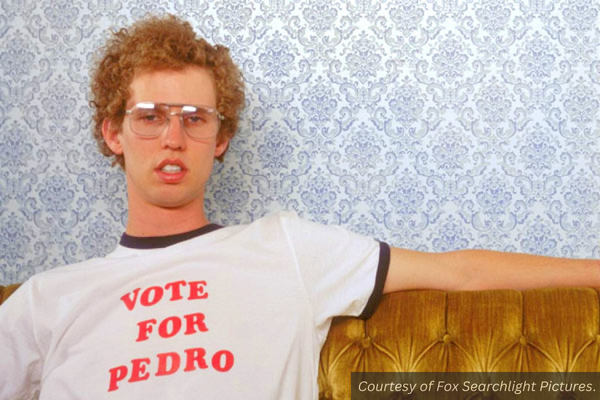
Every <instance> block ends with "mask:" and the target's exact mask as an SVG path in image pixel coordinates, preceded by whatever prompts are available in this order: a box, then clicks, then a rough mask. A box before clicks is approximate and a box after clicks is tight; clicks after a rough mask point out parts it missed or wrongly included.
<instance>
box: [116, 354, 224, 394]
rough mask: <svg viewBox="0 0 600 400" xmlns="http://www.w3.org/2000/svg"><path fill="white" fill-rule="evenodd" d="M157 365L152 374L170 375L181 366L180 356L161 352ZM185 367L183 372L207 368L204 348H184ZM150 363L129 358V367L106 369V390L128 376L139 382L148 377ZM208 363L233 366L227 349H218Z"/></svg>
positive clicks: (131, 379)
mask: <svg viewBox="0 0 600 400" xmlns="http://www.w3.org/2000/svg"><path fill="white" fill-rule="evenodd" d="M156 358H157V366H156V372H155V373H154V376H166V375H172V374H174V373H175V372H177V371H178V370H179V368H180V367H181V356H180V355H179V354H177V353H174V352H169V353H161V354H157V355H156ZM184 358H185V368H183V371H184V372H191V371H195V370H196V369H207V368H208V364H207V363H206V350H204V349H203V348H201V347H198V348H193V349H186V350H185V351H184ZM150 364H151V361H150V359H149V358H136V359H134V360H131V369H128V368H127V366H125V365H121V366H118V367H115V368H111V369H109V370H108V372H109V373H110V383H109V385H108V391H109V392H112V391H115V390H117V389H118V388H119V382H121V381H122V380H123V379H125V378H127V377H128V376H129V379H128V380H127V382H130V383H131V382H140V381H145V380H147V379H148V378H150V372H149V371H148V369H147V367H148V366H149V365H150ZM210 364H211V366H212V367H213V369H215V370H216V371H219V372H227V371H229V370H230V369H231V367H233V354H232V353H231V352H230V351H228V350H219V351H217V352H216V353H215V354H213V355H212V357H211V358H210Z"/></svg>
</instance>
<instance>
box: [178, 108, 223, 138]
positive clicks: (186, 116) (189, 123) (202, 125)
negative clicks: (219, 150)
mask: <svg viewBox="0 0 600 400" xmlns="http://www.w3.org/2000/svg"><path fill="white" fill-rule="evenodd" d="M181 119H182V121H183V126H184V127H185V130H186V132H187V134H188V135H190V136H191V137H192V138H194V139H209V138H213V137H216V136H217V132H218V131H219V124H220V120H219V117H218V116H217V113H216V111H215V110H213V109H210V108H205V107H196V106H183V107H182V109H181Z"/></svg>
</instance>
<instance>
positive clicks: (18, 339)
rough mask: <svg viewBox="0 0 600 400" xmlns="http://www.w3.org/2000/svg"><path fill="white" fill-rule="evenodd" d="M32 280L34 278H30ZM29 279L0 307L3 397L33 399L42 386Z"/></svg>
mask: <svg viewBox="0 0 600 400" xmlns="http://www.w3.org/2000/svg"><path fill="white" fill-rule="evenodd" d="M30 281H31V280H30ZM30 281H28V282H25V283H24V284H23V285H22V286H21V287H20V288H19V289H17V291H16V292H15V293H13V294H12V295H11V296H10V297H9V298H8V299H7V300H6V301H5V302H4V303H2V305H1V306H0V354H1V355H2V356H1V357H0V399H2V400H4V399H11V400H13V399H19V400H20V399H31V398H32V397H33V396H34V394H35V392H37V390H38V388H39V382H40V375H41V365H42V358H41V355H40V352H39V349H38V346H37V343H36V340H35V334H34V328H33V321H32V308H31V305H30V296H29V290H28V288H29V287H30Z"/></svg>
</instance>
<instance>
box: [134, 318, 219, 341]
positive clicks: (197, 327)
mask: <svg viewBox="0 0 600 400" xmlns="http://www.w3.org/2000/svg"><path fill="white" fill-rule="evenodd" d="M184 321H185V332H184V334H185V335H193V334H194V333H196V332H207V331H208V328H207V327H206V324H205V323H204V314H202V313H195V314H188V315H184V316H183V318H181V317H178V316H173V317H167V318H165V319H163V320H162V321H161V322H160V323H158V322H157V321H156V319H154V318H152V319H147V320H145V321H141V322H138V324H137V325H138V337H137V339H136V340H135V341H136V342H143V341H145V340H148V338H149V337H150V334H151V333H152V332H153V331H154V327H155V326H156V325H158V336H160V337H161V338H163V339H168V338H171V337H173V336H175V335H177V334H178V333H179V332H181V328H182V327H183V324H184Z"/></svg>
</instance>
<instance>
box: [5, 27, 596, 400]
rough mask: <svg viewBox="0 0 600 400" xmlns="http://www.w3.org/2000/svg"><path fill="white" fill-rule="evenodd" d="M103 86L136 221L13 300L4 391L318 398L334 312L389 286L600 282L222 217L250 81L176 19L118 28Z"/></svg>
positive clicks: (278, 221)
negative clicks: (93, 255) (98, 252)
mask: <svg viewBox="0 0 600 400" xmlns="http://www.w3.org/2000/svg"><path fill="white" fill-rule="evenodd" d="M92 92H93V101H92V106H93V107H94V108H95V112H96V113H95V117H94V118H95V131H94V132H95V137H96V139H97V140H98V142H99V146H100V149H101V151H102V152H103V153H104V154H105V155H108V156H111V157H115V162H116V163H118V164H119V165H121V167H123V169H124V171H125V174H126V178H127V193H128V206H129V218H128V222H127V226H126V231H125V233H124V235H123V237H122V239H121V242H120V245H119V247H118V248H117V249H116V250H115V251H114V252H113V253H111V254H110V255H108V256H107V257H106V258H102V259H93V260H88V261H86V262H83V263H79V264H74V265H71V266H67V267H62V268H57V269H54V270H51V271H48V272H45V273H42V274H40V275H38V276H35V277H33V278H32V279H30V280H29V281H28V282H26V283H25V284H24V285H23V286H22V287H21V288H20V289H19V290H18V291H17V292H16V293H15V294H14V295H13V296H12V297H11V298H10V299H9V300H8V302H7V303H6V304H5V305H3V306H2V307H0V354H1V355H2V357H1V358H0V399H11V400H12V399H30V398H32V397H34V396H35V394H36V393H39V396H40V398H41V399H82V398H85V399H135V398H152V399H185V398H194V399H196V398H206V399H241V398H244V399H310V398H316V397H317V392H318V388H317V383H316V377H317V372H318V358H319V352H320V349H321V346H322V345H323V342H324V340H325V338H326V335H327V331H328V329H329V325H330V322H331V319H332V318H333V317H334V316H337V315H353V316H362V317H368V316H369V315H370V314H371V313H372V312H373V310H374V309H375V306H376V304H377V301H378V299H379V297H380V295H381V294H382V293H385V292H390V291H395V290H406V289H421V288H432V289H444V290H478V289H499V288H519V289H521V288H533V287H546V286H553V287H557V286H600V264H599V262H598V261H594V260H563V259H553V258H545V257H535V256H526V255H516V254H504V253H497V252H485V251H460V252H453V253H447V254H425V253H420V252H415V251H409V250H402V249H397V248H390V247H389V246H388V245H386V244H384V243H378V242H376V241H374V240H372V239H370V238H365V237H362V236H359V235H356V234H353V233H350V232H347V231H345V230H343V229H340V228H337V227H325V226H319V225H316V224H313V223H310V222H306V221H303V220H301V219H299V218H298V217H297V216H295V215H294V214H291V213H279V214H275V215H271V216H268V217H265V218H263V219H261V220H258V221H256V222H254V223H252V224H249V225H245V226H236V227H227V228H225V227H220V226H217V225H214V224H211V223H210V222H209V221H208V220H207V218H206V215H205V213H204V209H203V204H204V188H205V185H206V182H207V180H208V178H209V175H210V171H211V167H212V163H213V160H214V158H221V157H222V156H223V155H224V154H225V152H226V150H227V146H228V144H229V141H230V139H231V138H232V136H233V134H234V133H235V130H236V128H237V122H238V118H239V114H240V111H241V108H242V106H243V99H244V98H243V84H242V80H241V76H240V73H239V71H238V69H237V67H235V65H234V64H233V62H232V61H231V59H230V57H229V55H228V52H227V50H226V49H225V48H223V47H219V46H216V47H213V46H210V45H209V44H207V43H206V42H205V41H204V40H201V39H197V38H196V37H195V34H194V32H193V30H192V29H191V27H190V26H189V24H187V23H184V22H181V21H179V20H178V19H176V18H174V17H167V18H163V19H157V18H151V19H148V20H145V21H142V22H139V23H137V24H135V25H134V26H133V27H132V28H131V29H129V30H122V31H120V32H118V33H116V34H115V35H114V36H113V38H112V39H111V40H110V41H109V43H108V44H107V46H106V48H105V49H104V56H103V58H102V59H101V60H100V61H99V63H98V66H97V68H96V70H95V72H94V76H93V82H92ZM483 265H485V266H486V267H485V269H484V268H483V267H482V266H483Z"/></svg>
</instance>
